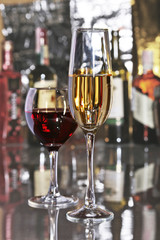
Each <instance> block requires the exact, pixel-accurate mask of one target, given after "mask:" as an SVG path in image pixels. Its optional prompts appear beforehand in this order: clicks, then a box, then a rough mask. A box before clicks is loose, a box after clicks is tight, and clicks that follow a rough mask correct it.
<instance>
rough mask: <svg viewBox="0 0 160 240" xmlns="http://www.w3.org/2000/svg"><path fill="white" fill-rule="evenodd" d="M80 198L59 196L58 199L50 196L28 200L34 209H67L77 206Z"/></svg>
mask: <svg viewBox="0 0 160 240" xmlns="http://www.w3.org/2000/svg"><path fill="white" fill-rule="evenodd" d="M78 200H79V199H78V198H77V197H74V196H71V197H65V196H61V195H60V196H58V197H53V196H52V197H50V196H36V197H32V198H30V199H29V200H28V205H29V206H30V207H33V208H45V209H46V208H49V207H51V208H52V207H53V208H59V209H60V208H67V207H71V206H75V205H76V204H77V203H78Z"/></svg>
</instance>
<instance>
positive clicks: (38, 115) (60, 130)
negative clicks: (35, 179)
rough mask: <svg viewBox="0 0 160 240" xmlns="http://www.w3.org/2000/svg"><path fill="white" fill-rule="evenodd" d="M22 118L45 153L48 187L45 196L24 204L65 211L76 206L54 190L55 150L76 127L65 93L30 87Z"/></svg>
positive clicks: (66, 91)
mask: <svg viewBox="0 0 160 240" xmlns="http://www.w3.org/2000/svg"><path fill="white" fill-rule="evenodd" d="M25 116H26V120H27V124H28V126H29V128H30V130H31V132H32V133H33V134H34V135H35V136H36V137H37V138H38V139H39V141H40V143H41V144H42V145H44V147H46V148H47V150H48V151H49V159H50V187H49V190H48V193H47V194H46V195H45V196H35V197H32V198H30V199H29V200H28V204H29V206H31V207H35V208H48V207H56V208H57V207H58V208H66V207H69V206H73V205H75V204H77V203H78V199H77V198H76V197H73V196H72V197H66V196H62V195H61V194H60V192H59V189H58V180H57V179H58V177H57V165H58V162H57V161H58V150H59V148H60V147H61V146H62V144H64V143H65V142H66V141H67V140H68V138H70V137H71V136H72V134H73V132H74V131H75V130H76V128H77V124H76V122H75V121H74V119H73V118H72V116H71V114H70V111H69V106H68V90H67V89H56V88H50V87H48V88H30V89H29V91H28V94H27V98H26V102H25Z"/></svg>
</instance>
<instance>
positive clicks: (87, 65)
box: [66, 28, 113, 223]
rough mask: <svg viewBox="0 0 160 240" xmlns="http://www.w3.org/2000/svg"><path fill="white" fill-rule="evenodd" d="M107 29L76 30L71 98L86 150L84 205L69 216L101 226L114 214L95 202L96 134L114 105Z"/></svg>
mask: <svg viewBox="0 0 160 240" xmlns="http://www.w3.org/2000/svg"><path fill="white" fill-rule="evenodd" d="M111 71H112V70H111V62H110V49H109V37H108V30H107V29H89V28H88V29H85V28H80V29H77V30H76V31H75V32H74V34H73V38H72V45H71V54H70V66H69V83H68V96H69V105H70V110H71V113H72V116H73V118H74V119H75V120H76V122H77V123H78V125H79V127H80V128H81V129H82V130H83V132H84V135H85V139H86V147H87V188H86V195H85V203H84V205H83V206H82V207H80V208H79V209H75V210H73V211H70V212H68V213H67V215H66V216H67V219H68V220H70V221H72V222H83V223H86V222H90V221H91V222H93V223H99V222H102V221H108V220H112V219H113V213H112V212H110V211H108V210H104V209H101V208H99V207H98V206H97V205H96V203H95V193H94V176H93V153H94V143H95V134H96V132H97V130H98V129H99V128H100V127H101V126H102V124H103V123H104V122H105V121H106V119H107V117H108V115H109V112H110V108H111V102H112V92H113V90H112V88H113V87H112V77H111V76H112V72H111Z"/></svg>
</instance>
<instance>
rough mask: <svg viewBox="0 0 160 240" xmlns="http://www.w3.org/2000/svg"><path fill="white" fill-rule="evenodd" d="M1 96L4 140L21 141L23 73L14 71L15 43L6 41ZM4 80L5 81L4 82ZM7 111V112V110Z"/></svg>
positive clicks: (0, 83)
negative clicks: (4, 122)
mask: <svg viewBox="0 0 160 240" xmlns="http://www.w3.org/2000/svg"><path fill="white" fill-rule="evenodd" d="M0 75H1V77H0V80H1V81H0V89H1V90H0V91H1V94H0V97H1V105H3V106H2V109H3V111H2V113H1V114H2V115H3V120H4V116H5V121H6V124H5V125H4V126H3V127H4V129H3V140H2V142H4V143H5V142H6V143H20V142H22V141H23V137H22V135H21V75H20V73H18V72H15V71H14V65H13V44H12V42H11V41H5V42H4V44H3V52H2V71H1V72H0ZM3 81H4V82H3ZM5 111H6V112H5Z"/></svg>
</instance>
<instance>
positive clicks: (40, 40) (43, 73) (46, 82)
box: [28, 27, 58, 147]
mask: <svg viewBox="0 0 160 240" xmlns="http://www.w3.org/2000/svg"><path fill="white" fill-rule="evenodd" d="M35 57H36V63H35V66H33V65H32V66H31V71H30V73H29V75H28V78H29V87H39V88H41V87H56V86H57V80H58V77H57V75H56V71H55V70H54V69H53V68H51V66H50V61H49V46H48V38H47V30H46V29H45V28H40V27H38V28H36V29H35ZM28 143H29V145H35V146H37V147H39V142H38V140H37V139H36V137H35V136H34V135H33V134H32V133H31V132H30V131H29V132H28Z"/></svg>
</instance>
